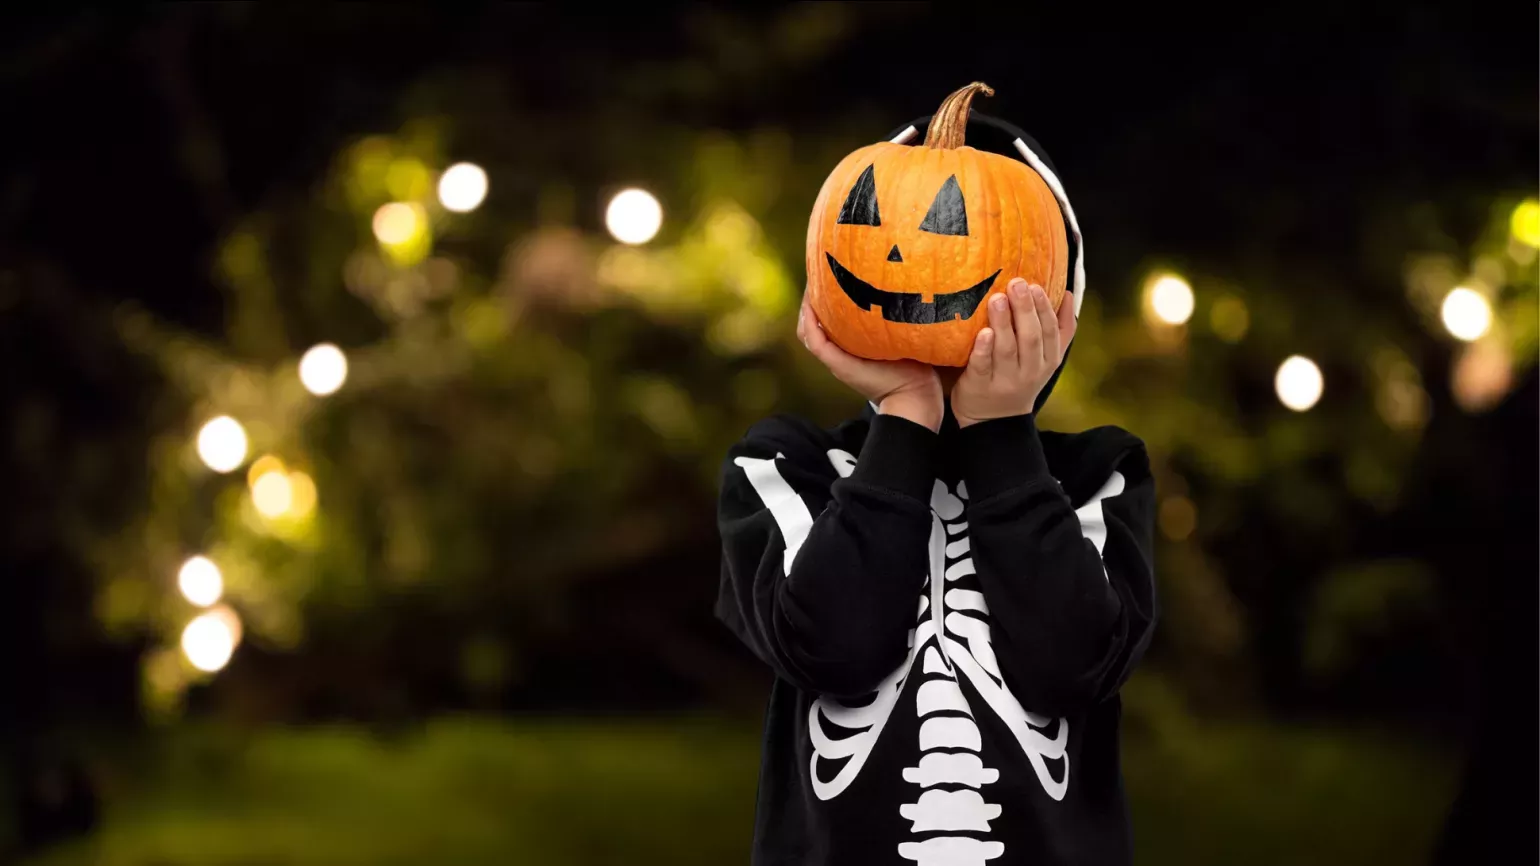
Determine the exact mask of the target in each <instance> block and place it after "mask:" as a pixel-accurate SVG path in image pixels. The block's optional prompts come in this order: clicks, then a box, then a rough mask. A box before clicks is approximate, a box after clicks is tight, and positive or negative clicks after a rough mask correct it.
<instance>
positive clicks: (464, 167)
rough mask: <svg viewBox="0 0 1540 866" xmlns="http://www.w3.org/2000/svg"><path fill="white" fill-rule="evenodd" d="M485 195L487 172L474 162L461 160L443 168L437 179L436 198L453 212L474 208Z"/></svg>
mask: <svg viewBox="0 0 1540 866" xmlns="http://www.w3.org/2000/svg"><path fill="white" fill-rule="evenodd" d="M486 197H487V173H486V172H485V171H483V170H482V168H481V166H479V165H475V164H474V163H469V162H461V163H456V164H454V165H451V166H450V167H449V168H447V169H445V170H444V174H443V175H442V176H441V177H440V178H439V179H438V200H439V203H440V204H442V205H443V206H444V207H445V209H447V210H452V211H454V212H455V213H467V212H469V211H473V210H475V209H476V208H477V207H478V206H479V205H480V204H481V202H482V200H484V199H485V198H486Z"/></svg>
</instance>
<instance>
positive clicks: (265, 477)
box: [251, 471, 294, 517]
mask: <svg viewBox="0 0 1540 866" xmlns="http://www.w3.org/2000/svg"><path fill="white" fill-rule="evenodd" d="M251 503H252V504H253V505H255V506H256V507H257V511H258V512H260V513H261V514H262V516H263V517H282V516H283V515H284V514H285V513H287V512H288V510H289V508H290V507H291V506H293V505H294V487H293V485H291V484H290V483H289V476H288V475H286V474H285V473H283V472H282V471H274V472H265V473H263V474H262V475H261V476H259V477H258V478H257V480H256V481H254V482H252V485H251Z"/></svg>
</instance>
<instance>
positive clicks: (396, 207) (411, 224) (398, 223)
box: [374, 201, 420, 245]
mask: <svg viewBox="0 0 1540 866" xmlns="http://www.w3.org/2000/svg"><path fill="white" fill-rule="evenodd" d="M419 229H420V226H419V223H418V218H417V209H416V208H414V207H412V206H411V205H409V204H407V203H405V202H399V201H393V202H391V203H389V204H382V205H380V209H379V210H377V211H375V212H374V236H375V238H377V239H378V240H379V242H380V243H382V244H387V245H390V244H404V243H406V242H407V241H409V240H411V239H412V238H413V237H415V236H416V235H417V232H418V231H419Z"/></svg>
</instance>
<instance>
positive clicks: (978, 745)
mask: <svg viewBox="0 0 1540 866" xmlns="http://www.w3.org/2000/svg"><path fill="white" fill-rule="evenodd" d="M828 456H829V460H830V462H831V463H832V464H833V465H834V468H835V470H836V471H837V472H838V473H839V474H840V476H841V477H844V476H848V475H849V474H850V473H851V472H852V471H853V469H854V465H855V458H854V457H852V456H851V455H850V454H849V453H848V452H845V451H842V450H840V449H833V450H831V451H829V453H828ZM1122 489H1123V477H1122V475H1121V474H1119V473H1116V472H1115V473H1113V474H1112V476H1111V477H1110V478H1109V479H1108V481H1107V483H1106V484H1105V485H1104V486H1103V488H1102V489H1101V490H1100V491H1098V492H1097V494H1096V495H1095V496H1093V497H1092V498H1091V500H1090V501H1089V502H1088V503H1087V504H1086V505H1084V506H1082V507H1081V508H1080V509H1078V510H1077V512H1076V513H1077V515H1078V517H1079V518H1080V524H1081V531H1082V532H1083V534H1084V535H1085V536H1086V537H1087V538H1088V539H1090V540H1091V541H1092V542H1093V544H1095V546H1096V548H1097V551H1098V552H1100V551H1101V549H1102V545H1103V543H1104V542H1105V539H1106V523H1105V520H1104V518H1103V515H1102V509H1101V500H1102V499H1105V498H1107V497H1108V496H1114V495H1117V494H1118V493H1121V492H1122ZM966 498H967V490H966V486H965V485H964V484H962V483H959V484H958V485H957V489H956V491H955V492H954V491H951V490H948V489H947V487H946V485H945V484H943V483H942V482H941V481H939V480H938V481H936V482H935V486H934V488H933V490H932V493H931V501H930V505H931V530H930V575H929V580H928V584H927V591H926V592H925V593H924V594H922V595H921V597H920V600H919V610H918V614H917V617H916V623H915V627H914V629H913V630H912V631H911V632H910V637H909V654H908V657H907V658H906V659H905V660H904V662H903V663H902V664H901V665H899V667H898V668H897V669H896V670H894V671H893V672H892V673H891V674H889V675H888V677H887V678H886V679H885V680H884V681H883V682H882V684H881V685H880V686H879V687H878V689H877V692H876V695H875V697H874V698H873V699H872V700H871V701H870V702H869V703H867V704H865V705H863V706H855V707H852V706H847V705H844V704H841V703H840V702H839V701H837V700H834V699H832V698H827V697H820V698H818V699H816V700H814V701H813V703H812V706H811V708H810V709H809V711H808V733H809V737H810V739H811V740H812V746H813V750H814V754H813V757H812V767H811V768H810V770H811V772H810V776H811V778H812V785H813V792H814V794H815V795H816V796H817V797H818V798H819V799H821V800H828V799H831V798H834V797H837V796H839V795H840V794H841V793H842V792H843V791H845V789H846V788H848V787H849V786H850V784H851V783H852V782H853V781H854V780H855V778H856V777H857V776H858V775H859V774H860V772H861V768H862V767H863V766H864V765H865V763H866V760H867V758H868V757H869V756H870V755H871V752H872V748H873V747H874V746H875V745H876V743H877V739H878V738H879V737H880V736H881V735H882V730H883V727H884V725H885V724H886V723H887V720H888V719H889V717H890V716H891V715H892V713H893V711H894V709H895V708H896V706H897V704H898V700H899V697H900V695H902V694H903V693H904V686H905V684H906V683H907V681H908V679H909V677H910V676H911V675H913V676H916V677H919V685H918V687H917V688H916V689H915V690H914V711H915V713H916V717H917V718H918V719H919V722H920V724H919V743H918V744H917V746H918V748H917V751H916V761H915V765H914V766H911V767H906V768H905V769H904V781H906V782H908V783H910V784H912V785H914V786H915V788H916V790H915V791H913V792H912V793H913V795H914V797H915V799H914V801H913V802H911V803H905V804H903V805H901V806H900V807H899V813H900V814H901V815H902V816H903V817H904V818H905V819H906V820H908V821H910V822H911V827H910V831H909V832H910V833H913V834H924V838H923V839H921V840H918V841H916V840H910V841H903V842H900V843H899V845H898V853H899V855H900V856H902V857H904V858H905V859H908V860H913V861H915V862H916V863H918V864H919V866H974V864H979V866H982V864H984V863H985V862H986V861H989V860H992V859H995V858H997V857H1000V856H1001V855H1002V854H1004V852H1005V846H1004V844H1003V843H1001V842H999V841H995V840H991V839H989V838H988V834H989V832H990V829H991V828H990V822H991V821H994V820H995V819H998V818H1000V817H1001V807H1000V805H998V804H996V803H992V802H990V801H989V795H988V791H989V786H990V785H991V784H993V783H995V782H997V781H998V780H999V777H1000V774H999V771H998V770H997V769H995V768H993V767H989V766H986V765H985V760H986V756H985V755H983V754H982V741H981V737H980V733H979V728H978V726H977V725H976V724H975V721H974V719H975V711H976V708H975V707H974V706H972V705H971V704H970V703H969V701H968V698H967V696H966V695H965V694H964V693H963V690H962V689H961V688H960V687H959V682H960V680H959V675H960V676H961V677H962V679H966V680H967V681H968V683H969V685H970V686H972V688H973V690H974V691H975V692H976V693H977V694H978V695H979V697H981V698H982V699H983V701H984V703H985V708H986V709H987V710H988V711H989V712H991V713H993V714H994V715H995V716H997V717H998V718H999V719H1000V720H1001V721H1002V722H1004V724H1005V726H1006V728H1007V729H1008V730H1010V732H1011V733H1012V735H1013V736H1014V738H1015V740H1016V743H1017V745H1018V746H1019V747H1020V748H1021V750H1022V752H1023V754H1024V755H1025V756H1026V758H1027V760H1028V762H1029V763H1030V764H1031V766H1032V769H1033V770H1034V772H1035V773H1036V776H1037V781H1038V782H1039V783H1040V784H1041V786H1042V788H1043V791H1044V792H1045V793H1047V795H1048V796H1049V797H1051V798H1053V799H1054V800H1061V799H1063V797H1064V795H1065V793H1066V792H1067V791H1068V789H1069V761H1068V760H1067V758H1066V757H1065V748H1066V746H1067V744H1068V742H1069V722H1068V720H1067V719H1063V718H1060V719H1050V718H1046V717H1044V716H1041V715H1038V714H1036V713H1033V712H1030V711H1029V710H1027V709H1025V708H1024V707H1022V705H1021V704H1020V702H1018V701H1017V700H1016V697H1015V696H1014V695H1013V694H1011V690H1010V688H1009V687H1008V686H1007V685H1006V684H1005V681H1004V679H1003V677H1002V676H1001V673H1000V668H999V665H998V664H997V663H996V661H995V654H994V650H993V648H992V645H991V642H990V631H989V606H988V604H987V603H986V602H985V599H984V595H983V593H982V592H981V587H980V586H979V584H978V580H977V578H976V577H975V576H974V568H973V558H972V556H971V555H970V554H969V536H968V524H967V521H966V520H963V510H964V505H963V500H964V499H966ZM917 662H918V664H919V667H918V669H916V663H917ZM825 720H827V721H828V722H829V723H830V724H832V725H834V726H837V727H838V728H840V729H844V730H842V731H839V732H838V734H839V735H838V736H832V737H831V736H830V735H829V733H828V732H827V731H826V729H825V727H826V726H825V724H824V722H825ZM850 731H854V733H847V732H850ZM842 758H848V759H849V760H847V761H845V762H844V765H843V766H841V767H840V769H839V771H838V772H836V773H835V774H834V775H833V776H832V778H821V777H820V776H819V772H818V771H819V760H820V759H824V760H826V761H830V760H838V759H842ZM1049 761H1053V766H1052V767H1050V766H1049V763H1048V762H1049ZM963 833H966V834H969V835H960V834H963Z"/></svg>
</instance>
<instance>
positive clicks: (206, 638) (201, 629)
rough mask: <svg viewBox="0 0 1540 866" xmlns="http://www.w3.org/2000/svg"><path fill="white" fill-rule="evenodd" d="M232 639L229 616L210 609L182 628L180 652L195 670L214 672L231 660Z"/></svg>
mask: <svg viewBox="0 0 1540 866" xmlns="http://www.w3.org/2000/svg"><path fill="white" fill-rule="evenodd" d="M235 640H236V638H235V632H234V630H233V629H232V628H231V627H230V623H229V620H228V618H227V617H226V616H222V615H220V614H219V613H216V612H213V611H210V612H209V613H204V614H199V615H198V616H197V617H196V618H194V619H193V621H192V622H189V623H188V624H187V627H186V628H184V629H182V654H183V655H185V656H187V660H188V661H189V662H191V663H192V666H193V667H195V668H197V669H198V670H200V671H204V672H205V673H214V672H216V671H218V670H220V669H222V668H223V667H224V666H225V665H227V664H229V663H230V656H232V655H233V654H234V653H235Z"/></svg>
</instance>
